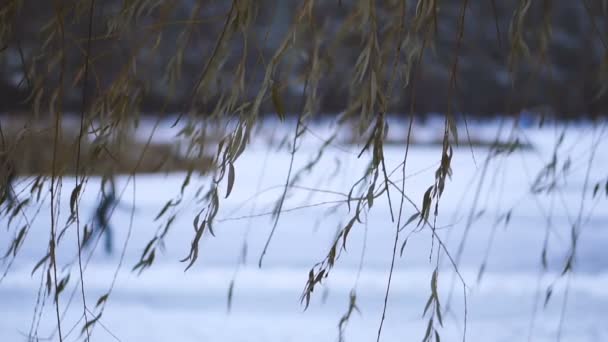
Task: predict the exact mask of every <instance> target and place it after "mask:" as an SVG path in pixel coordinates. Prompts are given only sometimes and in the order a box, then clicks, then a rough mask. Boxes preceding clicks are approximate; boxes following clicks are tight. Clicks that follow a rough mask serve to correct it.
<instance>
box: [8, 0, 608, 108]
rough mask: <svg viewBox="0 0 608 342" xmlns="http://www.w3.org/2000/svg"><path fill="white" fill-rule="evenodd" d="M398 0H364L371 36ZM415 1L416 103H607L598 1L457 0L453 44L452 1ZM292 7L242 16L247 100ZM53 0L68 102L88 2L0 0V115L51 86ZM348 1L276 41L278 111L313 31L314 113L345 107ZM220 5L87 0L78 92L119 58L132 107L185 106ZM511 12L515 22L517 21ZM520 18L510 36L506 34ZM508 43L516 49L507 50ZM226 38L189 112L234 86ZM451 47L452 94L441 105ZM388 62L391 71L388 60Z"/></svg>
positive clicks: (75, 101) (110, 73)
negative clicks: (425, 10) (245, 20)
mask: <svg viewBox="0 0 608 342" xmlns="http://www.w3.org/2000/svg"><path fill="white" fill-rule="evenodd" d="M427 2H428V1H427ZM400 3H401V1H377V2H376V4H375V6H376V16H377V20H378V33H379V38H378V39H379V40H380V41H384V40H386V39H393V38H392V37H390V34H392V33H391V32H392V31H390V30H387V27H388V26H389V25H388V24H389V20H386V21H384V20H383V19H386V18H388V17H389V16H390V15H393V13H394V12H395V11H398V10H399V6H400ZM428 3H430V4H431V5H430V6H433V7H434V8H433V11H434V12H435V13H434V15H436V17H435V18H433V19H431V20H433V21H435V22H434V23H430V27H431V28H432V29H430V30H428V31H430V32H428V33H429V34H431V35H432V36H433V38H432V44H428V46H427V47H428V49H427V51H426V52H425V53H424V54H423V57H422V61H421V63H420V67H419V68H417V69H416V70H415V72H416V73H418V74H417V75H416V76H415V77H417V78H418V83H417V86H416V87H417V91H416V99H415V104H414V108H413V111H414V112H415V113H422V114H424V113H430V112H436V113H445V112H447V111H448V107H449V106H451V107H452V108H450V111H453V112H455V113H466V114H467V115H470V116H488V115H496V114H500V113H504V114H509V113H517V112H519V111H521V110H522V109H528V110H530V111H533V112H544V113H549V114H554V115H557V116H559V117H562V118H574V117H578V116H580V115H590V116H597V115H600V114H601V113H605V112H606V109H607V108H608V101H607V98H606V96H602V87H601V85H602V82H603V81H604V83H605V80H604V78H605V77H606V76H605V75H604V71H605V69H606V63H607V62H606V60H607V58H608V57H607V55H606V45H605V38H604V37H606V32H607V30H608V20H606V17H607V14H608V5H607V2H606V1H603V0H581V1H571V0H542V1H516V0H501V1H494V0H488V1H469V2H468V4H467V9H466V11H467V13H466V16H464V30H463V32H462V34H463V35H462V37H463V38H462V42H461V44H460V46H458V47H457V44H458V36H459V32H458V30H459V20H460V19H461V14H462V2H461V1H442V2H434V1H430V2H428ZM300 5H301V4H300V2H299V1H270V0H260V1H258V2H257V4H256V6H255V7H256V10H255V18H254V20H253V21H252V24H251V26H250V27H249V29H248V30H247V32H246V36H247V46H248V51H247V53H246V57H245V58H246V70H247V71H246V73H247V74H246V78H247V84H248V86H247V89H246V92H247V94H246V95H247V96H249V97H255V95H256V94H257V92H258V91H259V88H260V86H261V84H262V82H263V79H264V73H265V67H264V66H265V65H266V64H267V63H268V61H269V60H270V59H271V58H272V56H273V54H274V53H275V52H276V51H277V49H278V48H279V46H280V44H281V42H282V41H283V38H284V36H285V34H286V33H287V32H289V28H290V25H291V23H292V22H293V18H294V16H295V15H296V11H297V9H298V7H299V6H300ZM406 5H407V7H408V8H407V10H406V13H405V14H406V16H405V19H404V22H405V23H406V26H407V25H409V23H411V22H412V21H413V20H419V18H417V17H415V13H416V10H417V9H416V6H420V5H419V4H418V2H416V1H407V2H406ZM57 6H60V7H61V8H62V9H61V13H63V15H65V16H66V17H65V18H66V21H65V25H66V27H65V30H66V31H65V32H66V36H65V40H64V43H63V44H64V46H63V47H61V48H62V49H65V52H66V55H65V58H66V60H65V61H64V62H65V66H66V70H65V72H66V74H65V77H64V84H65V93H64V98H63V109H64V110H65V111H66V112H69V111H73V112H78V111H80V109H81V104H82V90H81V84H80V82H82V77H83V66H84V55H85V52H86V51H87V50H86V49H87V42H88V34H87V32H88V26H89V20H88V15H87V11H88V9H89V6H88V2H86V1H85V2H83V1H59V2H57V1H23V2H22V1H15V0H4V1H3V4H2V5H0V17H1V18H2V20H0V21H1V22H2V23H3V27H2V28H0V51H1V52H0V112H13V113H18V112H20V111H22V110H27V109H30V108H31V104H32V103H33V101H34V100H35V97H36V95H39V96H40V97H41V98H46V97H47V94H45V95H42V94H40V93H39V92H37V90H39V89H42V88H44V87H45V86H46V87H48V86H50V85H56V84H57V82H58V79H59V77H60V76H59V68H56V67H54V66H56V65H57V64H58V63H59V58H58V55H56V54H53V53H50V51H52V50H53V46H54V45H57V43H56V40H57V39H56V38H57V37H56V35H57V34H59V33H58V32H54V31H53V30H55V29H54V28H53V27H54V26H53V25H52V24H51V23H52V22H53V20H54V18H55V17H56V13H57V11H56V9H57ZM357 6H360V4H359V2H357V1H347V0H331V1H317V2H315V3H314V7H313V9H312V11H313V12H314V13H313V15H312V17H313V18H314V20H315V27H316V28H317V29H318V30H319V31H318V32H316V33H314V36H315V37H317V38H313V33H311V32H298V34H299V35H300V36H299V37H298V39H297V42H296V45H298V46H299V47H300V48H299V49H298V48H296V49H290V50H288V52H287V53H286V55H285V56H284V57H283V63H281V65H280V67H279V69H278V73H279V74H278V75H279V78H280V79H281V82H282V85H283V86H282V87H281V93H280V95H281V97H282V99H283V104H284V106H285V110H286V111H287V112H289V113H294V112H297V111H299V110H300V106H301V103H302V99H301V97H302V88H303V85H304V82H305V81H304V79H303V77H298V75H299V73H298V72H299V71H301V70H303V69H304V68H306V67H307V65H309V64H310V63H311V56H310V54H309V53H307V51H308V50H310V47H311V46H313V45H314V42H313V41H314V40H315V39H319V38H318V37H321V38H320V41H319V42H318V48H319V49H320V53H319V55H320V56H322V57H321V65H322V71H323V77H322V79H321V80H320V81H319V84H318V94H319V99H318V101H319V103H318V111H319V113H339V112H341V111H344V110H345V109H346V108H347V106H348V104H349V101H350V100H351V99H352V96H356V95H355V94H353V93H352V91H351V90H352V88H351V87H350V80H351V73H352V72H353V70H352V66H353V65H355V62H356V60H357V58H358V56H359V54H360V52H361V49H362V47H363V46H364V38H365V37H363V36H362V32H363V30H359V29H358V28H357V20H359V19H360V18H357V17H356V14H353V13H355V12H356V11H353V9H354V8H356V7H357ZM522 6H523V13H525V17H520V18H518V17H517V11H516V10H517V9H518V7H519V9H520V10H521V9H522ZM230 7H231V2H230V1H197V0H188V1H174V2H170V1H159V2H155V1H146V2H144V1H118V0H105V1H99V2H98V4H97V6H96V8H95V9H94V13H93V20H92V27H91V28H92V39H91V45H90V51H91V59H90V63H91V70H90V73H91V76H90V77H91V79H92V80H94V81H92V85H91V86H90V87H89V90H88V91H89V92H90V93H91V94H93V95H99V94H103V93H104V92H106V91H108V89H110V87H111V86H112V85H113V84H114V83H115V81H116V79H117V78H119V76H120V75H121V73H122V72H124V68H125V67H126V66H127V65H130V66H131V67H132V68H136V69H137V72H136V73H135V74H134V75H136V76H135V77H132V78H131V79H130V82H133V83H135V85H134V86H132V87H131V88H132V89H136V91H137V92H136V93H133V92H131V93H127V94H128V95H127V94H125V95H126V96H130V97H131V100H133V101H137V103H138V105H139V108H141V111H142V112H143V113H159V112H179V111H181V110H184V109H185V108H184V104H189V103H190V96H191V89H192V87H193V86H194V85H195V84H196V82H197V77H198V74H199V72H200V70H201V69H203V68H204V66H205V63H206V61H207V60H209V59H210V58H211V55H212V54H213V53H214V46H215V44H216V42H217V38H218V36H220V35H221V34H222V29H223V27H224V23H225V21H226V16H227V13H229V11H230ZM418 10H420V9H418ZM142 13H143V14H144V15H142ZM514 13H516V15H515V17H514ZM117 14H121V15H122V16H127V18H125V19H129V21H128V27H126V29H125V27H121V28H120V30H118V29H116V27H118V26H120V25H122V23H118V22H117V21H118V19H117V18H120V17H121V15H117ZM129 16H130V17H129ZM130 19H133V20H130ZM518 21H521V26H518V25H516V23H517V22H518ZM7 24H11V25H10V26H7ZM521 28H523V31H522V32H515V31H517V30H521ZM115 32H119V34H118V35H117V34H115ZM516 35H521V37H522V38H523V41H515V40H514V39H513V37H514V36H516ZM520 43H524V44H525V45H524V46H517V45H518V44H520ZM227 44H228V45H229V46H225V47H224V48H225V50H226V51H228V52H227V55H226V56H225V58H217V60H218V62H220V63H222V65H218V66H211V69H212V70H213V72H214V74H213V75H211V76H212V78H213V86H207V87H205V89H204V94H203V99H201V101H200V104H201V108H202V109H203V110H202V112H205V110H204V109H205V108H207V109H209V110H210V108H213V106H214V105H215V104H216V102H217V101H218V99H219V97H220V95H221V94H225V93H226V92H227V90H229V89H230V88H231V87H232V86H233V82H232V80H233V78H234V77H235V73H234V71H235V70H236V68H237V67H238V65H239V62H240V61H241V58H243V55H244V54H243V46H244V45H243V37H242V36H240V35H234V37H232V39H230V40H229V41H228V42H227ZM418 44H419V43H418ZM388 45H390V44H384V46H385V47H386V46H388ZM55 48H56V49H59V48H60V47H59V46H56V47H55ZM394 48H395V49H396V48H397V47H396V46H395V47H394ZM456 49H457V50H458V55H459V59H458V75H457V82H456V86H455V89H456V90H455V91H456V94H455V96H454V97H453V98H454V100H453V101H451V103H448V102H450V98H451V97H450V96H448V92H449V90H448V89H449V84H450V82H449V79H450V70H451V67H452V63H454V52H455V50H456ZM383 53H384V52H383ZM401 53H402V54H403V55H404V56H406V55H408V54H410V53H411V51H408V49H405V48H404V49H403V50H402V51H401ZM130 58H135V63H133V64H129V63H127V61H129V59H130ZM404 58H405V57H404ZM398 69H403V68H401V65H399V66H398ZM383 72H384V73H386V75H389V74H391V73H392V72H393V70H392V69H391V68H390V67H386V68H385V70H383ZM396 74H397V75H399V77H401V78H402V80H401V82H395V85H394V87H395V89H394V94H395V96H393V98H392V99H391V103H390V105H389V110H390V112H393V113H408V112H409V111H410V109H411V108H410V105H411V104H410V99H411V97H410V96H409V95H408V96H406V93H405V90H404V86H403V84H404V82H403V79H405V78H406V77H408V76H407V71H405V70H396ZM386 75H385V76H386ZM211 76H209V77H211ZM412 77H413V76H412ZM93 84H94V86H93ZM132 89H131V90H130V91H132ZM274 111H275V108H274V107H273V106H272V103H271V101H269V100H268V99H265V101H264V102H263V103H262V105H261V112H262V113H267V112H274Z"/></svg>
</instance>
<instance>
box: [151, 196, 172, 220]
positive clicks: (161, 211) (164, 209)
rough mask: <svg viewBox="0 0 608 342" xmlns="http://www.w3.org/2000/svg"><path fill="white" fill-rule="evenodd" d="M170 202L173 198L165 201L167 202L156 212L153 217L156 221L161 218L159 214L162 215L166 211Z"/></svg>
mask: <svg viewBox="0 0 608 342" xmlns="http://www.w3.org/2000/svg"><path fill="white" fill-rule="evenodd" d="M172 203H173V200H169V201H167V203H166V204H165V206H164V207H163V208H162V209H161V210H160V212H159V213H158V215H156V217H155V218H154V221H157V220H158V219H159V218H161V216H163V215H164V214H165V213H166V212H167V210H168V209H169V207H170V206H171V205H172Z"/></svg>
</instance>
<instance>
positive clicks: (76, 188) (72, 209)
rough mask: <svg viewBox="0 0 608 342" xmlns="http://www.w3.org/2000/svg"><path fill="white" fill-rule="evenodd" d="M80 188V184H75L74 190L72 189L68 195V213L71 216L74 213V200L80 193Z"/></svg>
mask: <svg viewBox="0 0 608 342" xmlns="http://www.w3.org/2000/svg"><path fill="white" fill-rule="evenodd" d="M81 188H82V184H78V185H76V187H75V188H74V190H72V195H71V196H70V213H71V215H72V216H75V215H76V201H77V200H78V196H79V195H80V189H81Z"/></svg>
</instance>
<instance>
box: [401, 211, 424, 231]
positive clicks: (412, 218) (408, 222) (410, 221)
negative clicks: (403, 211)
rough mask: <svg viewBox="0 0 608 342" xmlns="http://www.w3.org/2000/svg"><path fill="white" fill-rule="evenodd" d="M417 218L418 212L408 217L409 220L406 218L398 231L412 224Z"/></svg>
mask: <svg viewBox="0 0 608 342" xmlns="http://www.w3.org/2000/svg"><path fill="white" fill-rule="evenodd" d="M418 216H420V213H419V212H417V213H415V214H413V215H412V216H410V218H408V219H407V221H405V224H404V225H403V226H401V229H400V230H402V229H404V228H405V227H407V225H408V224H410V223H412V222H414V221H415V220H416V219H417V218H418Z"/></svg>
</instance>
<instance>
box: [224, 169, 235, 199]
mask: <svg viewBox="0 0 608 342" xmlns="http://www.w3.org/2000/svg"><path fill="white" fill-rule="evenodd" d="M233 186H234V165H232V163H228V189H227V190H226V198H228V196H230V193H231V192H232V187H233Z"/></svg>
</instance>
